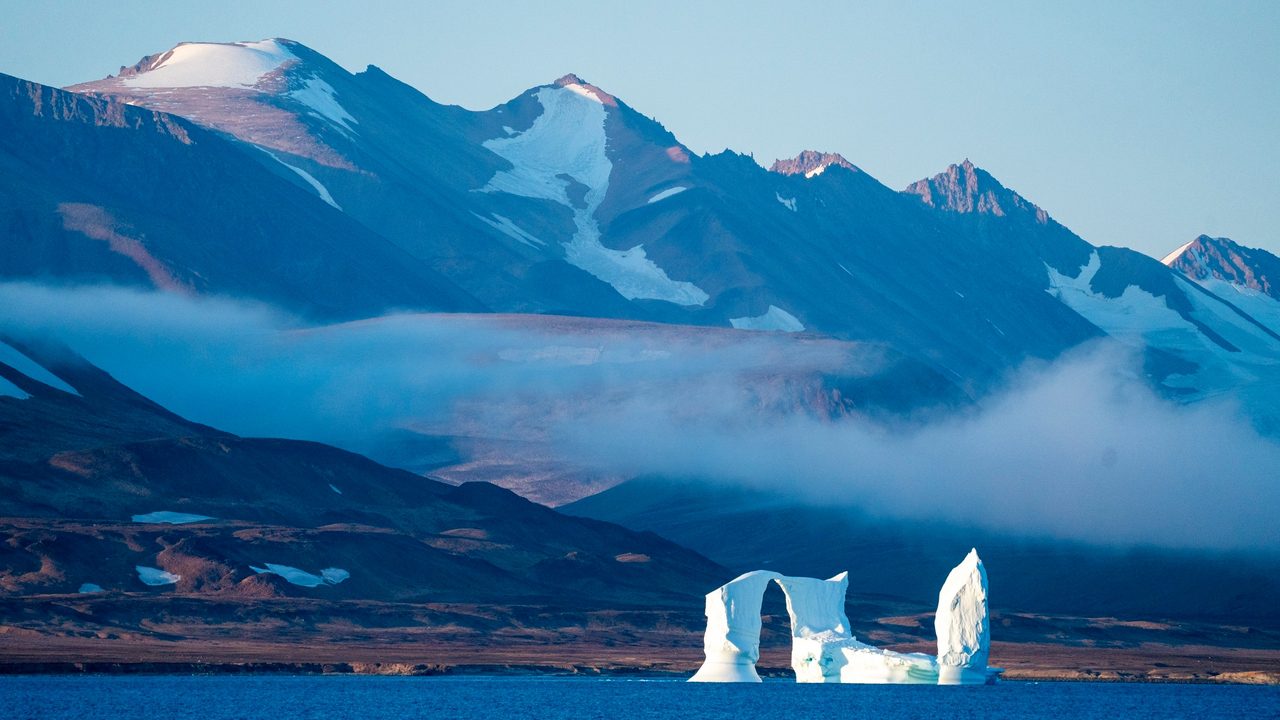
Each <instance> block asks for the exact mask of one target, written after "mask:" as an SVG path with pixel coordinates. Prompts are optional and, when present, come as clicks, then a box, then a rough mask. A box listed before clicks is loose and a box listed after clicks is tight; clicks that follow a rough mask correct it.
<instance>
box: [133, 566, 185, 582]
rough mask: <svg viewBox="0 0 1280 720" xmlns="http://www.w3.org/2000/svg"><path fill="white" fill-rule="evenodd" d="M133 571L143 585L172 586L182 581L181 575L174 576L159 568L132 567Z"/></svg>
mask: <svg viewBox="0 0 1280 720" xmlns="http://www.w3.org/2000/svg"><path fill="white" fill-rule="evenodd" d="M133 569H134V570H135V571H137V573H138V579H139V580H141V581H142V584H143V585H150V586H152V587H159V586H161V585H173V584H174V583H176V582H178V581H179V580H181V579H182V576H181V575H174V574H173V573H171V572H168V571H166V570H161V569H160V568H153V567H147V566H146V565H134V566H133Z"/></svg>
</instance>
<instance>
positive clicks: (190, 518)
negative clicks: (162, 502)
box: [132, 510, 213, 525]
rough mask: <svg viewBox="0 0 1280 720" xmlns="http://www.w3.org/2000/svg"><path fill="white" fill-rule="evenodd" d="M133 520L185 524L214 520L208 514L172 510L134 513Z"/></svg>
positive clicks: (137, 521)
mask: <svg viewBox="0 0 1280 720" xmlns="http://www.w3.org/2000/svg"><path fill="white" fill-rule="evenodd" d="M132 519H133V521H134V522H136V523H166V524H168V525H185V524H186V523H193V522H201V521H203V520H212V519H213V518H211V517H209V516H208V515H195V514H193V513H180V512H171V511H169V510H160V511H158V512H152V513H146V514H145V515H134V516H133V518H132Z"/></svg>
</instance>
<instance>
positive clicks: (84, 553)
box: [0, 338, 723, 608]
mask: <svg viewBox="0 0 1280 720" xmlns="http://www.w3.org/2000/svg"><path fill="white" fill-rule="evenodd" d="M0 377H3V379H4V383H5V384H4V385H3V386H2V387H0V391H3V393H2V394H0V497H2V498H3V499H0V518H3V520H2V521H0V534H3V536H4V541H3V543H0V594H3V595H6V596H9V597H33V596H49V595H68V594H75V593H77V592H81V593H86V594H94V593H99V592H105V593H109V594H113V595H115V594H120V593H123V594H124V595H125V596H129V595H133V594H148V595H149V594H155V593H167V594H172V593H176V594H178V595H181V596H187V597H201V598H205V597H220V598H239V599H250V598H259V599H260V598H284V597H296V598H311V599H325V600H363V601H370V602H384V603H385V602H452V603H476V602H497V601H501V602H504V603H519V602H525V603H534V604H538V603H541V604H546V603H556V604H559V605H561V606H565V607H574V608H590V607H604V606H609V607H616V606H618V605H619V604H624V605H634V604H641V605H649V604H657V605H661V604H670V603H677V604H684V603H688V602H690V601H691V599H692V598H696V597H697V596H698V595H699V594H700V593H701V592H702V590H701V588H702V586H703V585H705V584H706V583H708V582H711V581H713V580H715V579H716V578H718V577H719V576H720V575H721V574H723V570H722V569H721V568H719V567H718V566H716V565H715V564H713V563H711V562H709V561H707V560H705V559H704V558H702V557H700V556H698V555H696V554H694V553H692V552H689V551H687V550H684V549H682V548H680V547H678V546H675V545H673V544H672V543H670V542H667V541H665V540H662V539H660V538H658V537H657V536H654V535H651V534H638V533H633V532H630V531H627V530H624V529H622V528H620V527H618V526H616V525H611V524H608V523H602V522H596V521H584V520H579V519H576V518H571V517H567V516H564V515H561V514H559V513H557V512H555V511H553V510H550V509H548V508H546V507H543V506H541V505H537V504H535V503H532V502H530V501H528V500H524V499H522V498H520V497H518V496H517V495H515V494H513V493H511V492H509V491H507V490H502V489H500V488H498V487H495V486H493V485H489V484H486V483H467V484H464V485H461V486H452V485H446V484H444V483H441V482H438V481H436V480H432V479H429V478H423V477H421V476H417V475H414V474H412V473H408V472H404V471H401V470H393V469H389V468H386V467H383V466H381V465H378V464H376V463H373V462H371V461H369V460H367V459H365V458H363V457H360V456H357V455H353V454H351V453H347V452H344V451H340V450H336V449H334V448H331V447H327V446H323V445H319V444H316V443H307V442H297V441H288V440H271V439H253V438H240V437H236V436H234V435H230V434H228V433H223V432H220V431H217V430H213V429H211V428H207V427H203V426H200V425H196V424H193V423H190V422H188V421H186V420H183V419H182V418H180V417H178V416H176V415H173V414H172V413H169V412H167V411H166V410H164V409H163V408H160V407H159V406H157V405H155V404H154V403H151V402H150V401H148V400H146V399H145V398H143V397H141V396H139V395H137V394H136V393H134V392H132V391H131V390H129V389H128V388H126V387H124V386H122V385H120V384H119V383H117V382H115V381H114V380H113V379H112V378H111V377H110V376H108V375H107V374H105V373H103V372H102V371H100V370H98V369H97V368H94V367H93V366H91V365H89V364H87V363H85V362H84V361H83V360H81V359H80V358H78V357H75V356H74V355H72V354H70V353H69V352H68V351H66V350H65V349H59V348H57V347H48V346H44V347H42V346H40V345H38V344H30V343H20V342H18V341H16V340H13V339H12V338H6V339H5V341H4V342H3V344H0Z"/></svg>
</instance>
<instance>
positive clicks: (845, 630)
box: [689, 550, 1001, 685]
mask: <svg viewBox="0 0 1280 720" xmlns="http://www.w3.org/2000/svg"><path fill="white" fill-rule="evenodd" d="M770 582H776V583H777V584H778V586H779V587H781V588H782V592H783V595H784V596H785V597H786V601H787V615H788V616H789V617H790V620H791V668H792V670H793V671H795V675H796V682H802V683H868V684H871V683H874V684H927V685H985V684H991V683H993V682H995V680H996V678H997V677H998V676H999V673H1000V672H1001V670H1000V669H999V668H991V667H988V666H987V658H988V656H989V654H990V647H991V626H990V619H989V617H988V613H987V573H986V569H985V568H984V567H983V566H982V560H981V559H980V558H979V557H978V552H977V550H971V551H970V552H969V554H968V555H967V556H966V557H965V559H964V561H963V562H961V563H960V564H959V565H957V566H956V567H955V568H954V569H953V570H952V571H951V572H950V573H949V574H948V575H947V579H946V582H944V583H943V585H942V590H941V592H939V594H938V612H937V615H936V616H935V619H934V631H935V632H936V633H937V636H938V655H937V657H931V656H929V655H925V654H923V653H899V652H894V651H892V650H885V649H882V648H878V647H875V646H874V645H868V644H866V643H863V642H859V641H858V639H857V638H855V637H854V636H853V634H852V633H851V632H850V630H849V618H848V617H847V616H846V615H845V611H844V607H845V597H846V595H847V593H848V589H849V574H848V573H847V572H843V573H840V574H839V575H836V576H835V577H832V578H829V579H827V580H821V579H818V578H807V577H788V576H786V575H780V574H778V573H775V572H769V571H766V570H757V571H754V572H749V573H746V574H744V575H741V576H739V577H737V578H734V579H733V580H730V581H729V582H727V583H725V584H724V585H722V586H720V587H719V588H716V589H715V590H713V591H711V592H709V593H707V596H706V611H705V612H706V616H707V630H706V633H705V634H704V636H703V652H704V653H705V655H706V660H705V662H703V664H702V667H701V668H699V669H698V672H697V673H695V674H694V676H693V677H691V678H690V679H689V680H690V682H760V675H759V674H758V673H757V672H756V661H758V660H759V659H760V626H761V619H760V606H761V603H762V601H763V600H764V591H765V590H766V589H767V587H768V585H769V583H770Z"/></svg>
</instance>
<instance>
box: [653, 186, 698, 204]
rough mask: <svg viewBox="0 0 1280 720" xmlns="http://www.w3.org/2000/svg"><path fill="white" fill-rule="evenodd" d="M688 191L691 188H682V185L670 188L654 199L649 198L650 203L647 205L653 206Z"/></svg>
mask: <svg viewBox="0 0 1280 720" xmlns="http://www.w3.org/2000/svg"><path fill="white" fill-rule="evenodd" d="M688 189H689V188H687V187H684V186H682V185H677V186H676V187H673V188H668V189H666V190H663V191H662V192H660V193H658V194H657V195H654V196H653V197H651V198H649V201H648V203H646V204H648V205H652V204H654V203H656V202H658V201H659V200H666V199H667V198H669V197H671V196H672V195H679V194H680V193H682V192H684V191H685V190H688Z"/></svg>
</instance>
